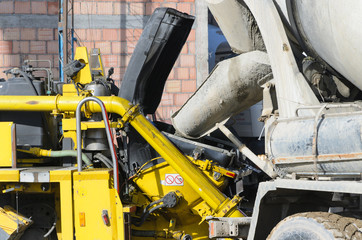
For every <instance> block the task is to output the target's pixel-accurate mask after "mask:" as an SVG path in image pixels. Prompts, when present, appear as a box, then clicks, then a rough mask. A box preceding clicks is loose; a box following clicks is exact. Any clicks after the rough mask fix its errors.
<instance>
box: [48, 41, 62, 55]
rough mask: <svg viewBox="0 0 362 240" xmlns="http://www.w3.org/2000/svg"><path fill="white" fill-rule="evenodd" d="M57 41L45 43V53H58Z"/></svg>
mask: <svg viewBox="0 0 362 240" xmlns="http://www.w3.org/2000/svg"><path fill="white" fill-rule="evenodd" d="M58 51H59V48H58V41H47V53H58Z"/></svg>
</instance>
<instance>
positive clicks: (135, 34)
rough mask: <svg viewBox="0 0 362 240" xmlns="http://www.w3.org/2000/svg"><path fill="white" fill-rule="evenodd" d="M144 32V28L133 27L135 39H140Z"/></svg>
mask: <svg viewBox="0 0 362 240" xmlns="http://www.w3.org/2000/svg"><path fill="white" fill-rule="evenodd" d="M142 32H143V29H139V28H135V29H133V40H135V41H138V39H139V38H140V37H141V34H142Z"/></svg>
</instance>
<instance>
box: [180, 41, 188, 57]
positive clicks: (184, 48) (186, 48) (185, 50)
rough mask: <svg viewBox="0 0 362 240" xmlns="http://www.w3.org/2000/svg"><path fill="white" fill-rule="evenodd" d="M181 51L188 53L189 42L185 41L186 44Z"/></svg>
mask: <svg viewBox="0 0 362 240" xmlns="http://www.w3.org/2000/svg"><path fill="white" fill-rule="evenodd" d="M181 53H183V54H187V53H188V47H187V43H185V45H184V46H183V47H182V49H181Z"/></svg>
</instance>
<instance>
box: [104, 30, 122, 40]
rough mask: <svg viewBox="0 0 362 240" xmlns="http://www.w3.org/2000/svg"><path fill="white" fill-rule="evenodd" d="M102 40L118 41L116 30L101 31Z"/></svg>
mask: <svg viewBox="0 0 362 240" xmlns="http://www.w3.org/2000/svg"><path fill="white" fill-rule="evenodd" d="M103 40H110V41H112V40H119V30H118V29H103Z"/></svg>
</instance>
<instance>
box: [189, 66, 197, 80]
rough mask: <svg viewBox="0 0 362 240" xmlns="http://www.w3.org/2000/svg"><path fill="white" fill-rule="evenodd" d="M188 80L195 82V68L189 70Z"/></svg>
mask: <svg viewBox="0 0 362 240" xmlns="http://www.w3.org/2000/svg"><path fill="white" fill-rule="evenodd" d="M190 79H192V80H196V68H194V67H193V68H190Z"/></svg>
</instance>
